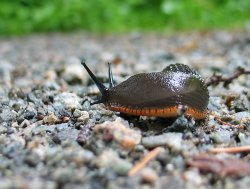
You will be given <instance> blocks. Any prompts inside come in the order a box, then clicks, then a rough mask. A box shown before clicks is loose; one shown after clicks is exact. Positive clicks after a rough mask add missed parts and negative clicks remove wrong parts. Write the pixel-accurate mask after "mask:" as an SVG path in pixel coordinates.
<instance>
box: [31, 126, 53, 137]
mask: <svg viewBox="0 0 250 189" xmlns="http://www.w3.org/2000/svg"><path fill="white" fill-rule="evenodd" d="M54 131H55V125H40V126H38V127H35V128H34V129H32V133H33V134H34V135H37V134H40V133H53V132H54Z"/></svg>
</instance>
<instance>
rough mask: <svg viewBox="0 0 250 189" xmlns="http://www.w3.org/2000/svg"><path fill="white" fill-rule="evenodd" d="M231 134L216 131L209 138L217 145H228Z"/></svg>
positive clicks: (225, 131) (230, 132)
mask: <svg viewBox="0 0 250 189" xmlns="http://www.w3.org/2000/svg"><path fill="white" fill-rule="evenodd" d="M232 134H233V132H232V131H228V130H222V129H221V130H218V131H215V132H213V133H212V134H211V138H212V139H213V140H214V142H215V143H217V144H228V143H229V142H230V139H231V135H232Z"/></svg>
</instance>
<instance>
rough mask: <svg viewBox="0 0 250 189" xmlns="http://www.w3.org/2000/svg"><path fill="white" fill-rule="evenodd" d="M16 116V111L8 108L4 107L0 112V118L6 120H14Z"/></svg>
mask: <svg viewBox="0 0 250 189" xmlns="http://www.w3.org/2000/svg"><path fill="white" fill-rule="evenodd" d="M16 117H17V113H16V112H15V111H14V110H10V109H4V110H3V111H2V113H1V114H0V118H1V119H2V120H3V121H6V122H9V121H15V120H16Z"/></svg>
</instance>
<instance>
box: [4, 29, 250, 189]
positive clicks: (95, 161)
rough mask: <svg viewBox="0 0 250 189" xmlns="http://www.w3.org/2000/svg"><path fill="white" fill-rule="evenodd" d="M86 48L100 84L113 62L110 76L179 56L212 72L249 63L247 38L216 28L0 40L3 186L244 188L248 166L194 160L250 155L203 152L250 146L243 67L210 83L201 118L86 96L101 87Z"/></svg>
mask: <svg viewBox="0 0 250 189" xmlns="http://www.w3.org/2000/svg"><path fill="white" fill-rule="evenodd" d="M83 57H84V58H85V60H86V62H87V64H88V66H89V67H90V68H91V69H92V70H93V72H94V73H96V74H97V76H98V78H99V79H100V80H101V81H102V82H104V83H107V82H108V74H107V72H108V71H107V68H108V67H107V62H109V61H110V62H112V63H113V74H114V80H115V83H120V82H121V81H123V80H125V79H126V78H127V77H129V76H130V75H133V74H136V73H140V72H152V71H160V70H162V69H163V68H164V67H166V66H167V65H169V64H171V63H177V62H181V63H184V64H188V65H190V66H191V67H193V68H195V69H196V70H198V72H199V73H200V74H201V75H202V76H203V77H204V78H208V77H209V76H211V75H212V74H213V72H215V71H216V72H220V73H222V74H225V75H228V74H230V73H233V71H234V70H235V69H236V68H237V67H238V66H241V67H244V68H246V69H249V70H250V37H249V33H246V32H226V31H216V32H202V33H187V34H178V35H174V36H164V35H156V34H144V35H142V34H138V33H131V34H128V35H116V36H114V35H105V36H102V35H94V34H89V33H75V34H67V35H66V34H57V33H55V34H49V35H34V36H28V37H21V38H9V39H0V162H1V163H0V189H1V188H3V189H8V188H37V189H39V188H41V189H42V188H48V189H54V188H65V189H67V188H87V189H88V188H96V189H102V188H145V189H146V188H227V189H229V188H238V187H240V188H241V189H247V188H249V184H250V177H249V176H247V172H246V173H245V172H244V171H242V172H241V171H239V170H237V171H238V172H239V173H238V172H237V174H236V175H235V174H234V175H233V176H231V175H232V174H226V173H228V172H224V173H225V174H222V171H223V170H222V171H221V172H220V171H218V170H217V171H213V169H211V167H210V169H206V170H208V171H205V172H204V168H201V167H199V166H194V165H195V164H194V163H190V160H192V158H193V157H194V156H199V155H201V154H203V155H204V154H207V155H209V157H213V158H218V159H220V160H221V159H222V160H223V161H225V160H227V159H236V160H240V161H242V162H243V163H248V164H250V159H249V157H250V156H249V155H248V153H247V152H244V153H236V154H225V153H222V154H210V153H209V150H210V149H212V148H216V147H229V146H243V145H250V132H249V131H250V129H249V127H250V113H249V109H250V76H249V75H248V76H247V75H244V76H241V77H239V78H238V79H236V80H234V81H233V82H232V83H231V84H230V85H229V86H228V87H227V88H225V87H223V85H222V84H220V85H218V86H214V87H213V86H211V87H209V93H210V100H209V106H208V108H209V111H210V114H209V115H208V117H207V119H206V120H205V121H196V122H195V121H193V120H190V119H187V118H185V117H179V118H177V119H176V120H166V119H159V118H147V117H132V116H126V115H120V114H119V113H116V112H112V111H109V110H107V109H105V107H104V105H103V104H98V105H92V106H91V105H90V102H92V101H94V100H96V99H98V89H97V87H96V86H94V85H93V82H92V81H91V79H90V78H89V76H88V75H87V73H86V71H85V70H84V69H83V67H82V66H81V64H80V59H81V58H83ZM218 118H219V120H218ZM159 146H161V147H162V149H163V150H162V151H161V153H160V154H158V155H157V157H156V158H154V159H153V160H151V161H149V162H148V164H146V165H145V166H144V167H143V169H142V170H141V171H139V172H138V173H137V174H135V175H134V176H128V172H129V170H130V169H131V168H132V167H133V166H135V164H136V163H137V162H139V161H140V160H141V159H142V158H143V157H144V156H145V155H147V154H148V152H150V151H151V150H152V149H154V148H156V147H159ZM222 160H221V161H222ZM248 164H244V165H248ZM196 165H197V164H196ZM223 165H224V164H223ZM225 165H226V164H225ZM248 166H249V167H250V165H248ZM239 167H240V166H239Z"/></svg>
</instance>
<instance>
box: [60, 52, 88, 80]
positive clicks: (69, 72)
mask: <svg viewBox="0 0 250 189" xmlns="http://www.w3.org/2000/svg"><path fill="white" fill-rule="evenodd" d="M68 62H69V63H67V65H66V66H65V70H64V73H63V78H64V79H65V80H66V81H67V82H68V83H70V84H75V83H83V84H86V83H87V80H88V75H87V73H86V72H85V70H84V69H83V66H82V65H81V64H80V60H79V59H77V58H74V57H71V58H70V59H69V60H68Z"/></svg>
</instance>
